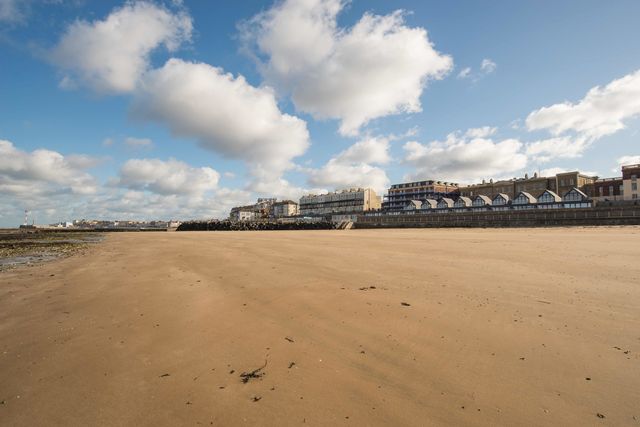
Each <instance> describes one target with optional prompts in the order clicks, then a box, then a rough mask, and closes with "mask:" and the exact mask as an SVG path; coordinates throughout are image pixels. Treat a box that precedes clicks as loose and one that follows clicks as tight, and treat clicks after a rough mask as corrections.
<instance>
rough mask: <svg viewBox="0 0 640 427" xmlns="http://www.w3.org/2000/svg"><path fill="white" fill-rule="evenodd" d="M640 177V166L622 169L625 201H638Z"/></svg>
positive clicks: (629, 166)
mask: <svg viewBox="0 0 640 427" xmlns="http://www.w3.org/2000/svg"><path fill="white" fill-rule="evenodd" d="M638 176H640V164H637V165H628V166H623V167H622V187H623V188H622V191H623V193H624V194H623V196H624V197H625V199H627V200H636V199H638Z"/></svg>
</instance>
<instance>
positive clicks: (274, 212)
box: [271, 200, 299, 218]
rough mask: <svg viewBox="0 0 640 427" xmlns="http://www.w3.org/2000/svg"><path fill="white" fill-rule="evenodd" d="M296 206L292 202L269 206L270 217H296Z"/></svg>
mask: <svg viewBox="0 0 640 427" xmlns="http://www.w3.org/2000/svg"><path fill="white" fill-rule="evenodd" d="M298 211H299V209H298V204H297V203H296V202H294V201H293V200H283V201H281V202H275V203H274V204H273V205H271V216H272V217H273V218H286V217H290V216H296V215H298Z"/></svg>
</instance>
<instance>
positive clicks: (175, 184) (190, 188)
mask: <svg viewBox="0 0 640 427" xmlns="http://www.w3.org/2000/svg"><path fill="white" fill-rule="evenodd" d="M219 179H220V174H219V173H218V172H216V171H215V170H213V169H211V168H209V167H200V168H194V167H191V166H189V165H187V164H186V163H184V162H181V161H178V160H174V159H170V160H167V161H164V160H160V159H130V160H127V162H125V164H124V165H123V166H122V168H121V169H120V177H119V180H118V184H119V185H121V186H124V187H127V188H131V189H136V190H147V191H150V192H153V193H157V194H161V195H171V194H174V195H182V194H187V195H200V196H201V195H203V194H204V193H206V192H207V191H212V190H215V189H216V188H217V186H218V181H219Z"/></svg>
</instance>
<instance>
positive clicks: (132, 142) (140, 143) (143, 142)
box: [124, 136, 153, 149]
mask: <svg viewBox="0 0 640 427" xmlns="http://www.w3.org/2000/svg"><path fill="white" fill-rule="evenodd" d="M124 143H125V145H126V146H127V147H129V148H134V149H135V148H151V147H153V141H151V139H149V138H134V137H132V136H129V137H127V138H125V140H124Z"/></svg>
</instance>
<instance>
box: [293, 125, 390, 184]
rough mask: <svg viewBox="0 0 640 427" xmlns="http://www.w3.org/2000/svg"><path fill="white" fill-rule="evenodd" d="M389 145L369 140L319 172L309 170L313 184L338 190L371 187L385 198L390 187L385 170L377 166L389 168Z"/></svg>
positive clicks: (309, 178)
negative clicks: (385, 193)
mask: <svg viewBox="0 0 640 427" xmlns="http://www.w3.org/2000/svg"><path fill="white" fill-rule="evenodd" d="M390 160H391V158H390V156H389V141H388V139H387V138H384V137H368V138H366V139H363V140H362V141H359V142H356V143H355V144H353V145H352V146H351V147H349V148H347V149H346V150H344V151H342V152H341V153H339V154H338V155H337V156H335V157H333V158H331V159H330V160H329V161H328V162H327V163H326V164H325V165H324V166H323V167H321V168H319V169H306V170H305V171H306V173H307V177H308V181H309V184H311V185H313V186H318V187H329V188H331V189H334V190H336V189H337V190H339V189H344V188H352V187H371V188H373V189H374V190H375V191H376V192H377V193H378V194H382V193H383V192H384V191H385V190H386V189H387V188H388V187H389V178H388V177H387V174H386V172H385V171H384V169H382V168H380V167H377V166H373V164H386V163H388V162H389V161H390Z"/></svg>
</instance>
